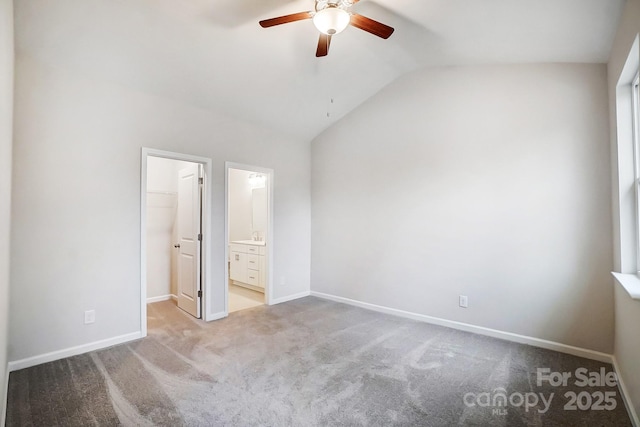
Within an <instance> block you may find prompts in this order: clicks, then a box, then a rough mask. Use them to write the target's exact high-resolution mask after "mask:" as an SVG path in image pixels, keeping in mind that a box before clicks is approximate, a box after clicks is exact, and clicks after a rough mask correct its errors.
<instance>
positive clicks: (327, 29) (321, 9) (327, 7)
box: [313, 0, 353, 36]
mask: <svg viewBox="0 0 640 427" xmlns="http://www.w3.org/2000/svg"><path fill="white" fill-rule="evenodd" d="M351 6H353V0H316V13H315V15H314V16H313V23H314V25H315V26H316V28H317V29H318V30H319V31H320V32H321V33H324V34H327V35H330V36H332V35H334V34H338V33H340V32H342V31H343V30H344V29H345V28H347V26H348V25H349V21H350V20H351V14H350V13H349V12H348V9H349V8H350V7H351Z"/></svg>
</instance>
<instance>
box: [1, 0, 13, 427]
mask: <svg viewBox="0 0 640 427" xmlns="http://www.w3.org/2000/svg"><path fill="white" fill-rule="evenodd" d="M12 128H13V2H12V1H11V0H0V381H1V382H0V425H4V418H5V413H6V402H7V396H6V390H7V389H6V387H7V381H8V378H9V377H8V372H7V345H8V340H7V336H8V321H9V259H10V255H9V246H10V230H11V229H10V218H11V216H10V214H11V147H12Z"/></svg>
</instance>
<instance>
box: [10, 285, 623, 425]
mask: <svg viewBox="0 0 640 427" xmlns="http://www.w3.org/2000/svg"><path fill="white" fill-rule="evenodd" d="M538 368H549V369H550V371H551V372H575V370H576V369H577V368H585V369H587V370H588V371H589V372H599V370H600V369H601V368H602V369H604V370H605V371H611V369H612V368H611V365H609V364H605V363H599V362H594V361H591V360H586V359H581V358H578V357H574V356H569V355H566V354H561V353H556V352H553V351H548V350H542V349H538V348H534V347H529V346H526V345H520V344H515V343H511V342H506V341H501V340H497V339H492V338H488V337H483V336H479V335H473V334H470V333H465V332H461V331H457V330H453V329H447V328H443V327H438V326H433V325H429V324H425V323H420V322H415V321H411V320H407V319H402V318H397V317H393V316H389V315H384V314H381V313H376V312H372V311H367V310H363V309H360V308H356V307H351V306H347V305H343V304H338V303H335V302H330V301H325V300H321V299H318V298H314V297H307V298H302V299H299V300H295V301H290V302H287V303H283V304H279V305H276V306H260V307H256V308H252V309H247V310H242V311H238V312H236V313H232V314H231V315H230V316H229V317H228V318H226V319H222V320H219V321H215V322H211V323H205V322H203V321H201V320H197V319H194V318H193V317H191V316H189V315H187V314H185V313H183V312H182V311H181V310H179V309H177V308H176V307H175V305H174V304H173V303H172V302H170V301H164V302H159V303H155V304H150V305H149V336H148V337H147V338H145V339H142V340H138V341H136V342H132V343H129V344H125V345H120V346H116V347H112V348H109V349H105V350H100V351H94V352H91V353H88V354H84V355H81V356H76V357H71V358H68V359H63V360H59V361H56V362H51V363H46V364H43V365H40V366H35V367H32V368H29V369H24V370H21V371H16V372H12V373H11V375H10V379H9V402H8V413H7V417H8V418H7V425H8V426H90V425H100V426H115V425H124V426H184V425H186V426H453V425H469V426H618V427H623V426H630V425H631V423H630V421H629V418H628V416H627V413H626V411H625V408H624V404H623V402H622V399H621V398H620V393H619V391H618V390H617V388H616V387H609V386H603V387H600V386H588V387H578V386H575V385H574V383H573V382H570V383H569V384H568V385H567V386H557V387H552V386H551V385H549V384H547V383H545V384H542V385H541V386H539V385H537V384H536V372H537V369H538ZM501 390H504V392H505V393H506V394H507V395H508V396H515V397H517V396H520V397H519V398H516V399H513V398H511V399H510V400H509V402H507V404H506V405H503V406H485V405H483V403H484V402H488V400H487V399H485V398H484V397H483V396H485V395H486V396H487V397H490V400H493V401H495V399H494V397H495V396H496V394H499V393H501ZM571 392H573V393H588V394H589V396H597V393H609V394H612V395H613V401H612V402H609V404H608V405H607V406H609V408H610V410H606V409H600V410H594V409H589V410H584V409H580V410H567V409H566V407H565V405H566V404H567V403H568V400H567V398H565V396H566V395H567V394H566V393H571ZM527 394H529V395H532V394H537V395H544V396H545V397H547V398H549V396H551V395H552V394H553V395H554V396H555V397H554V398H553V401H552V403H551V405H550V406H549V407H548V410H547V411H544V412H541V410H543V409H544V406H543V404H542V403H541V402H539V403H538V404H536V405H534V406H530V407H527V408H525V406H524V405H523V404H522V401H521V400H520V399H521V398H523V397H522V396H524V395H527ZM465 402H466V404H465ZM585 402H586V399H583V400H582V403H583V404H584V403H585ZM611 406H615V408H611Z"/></svg>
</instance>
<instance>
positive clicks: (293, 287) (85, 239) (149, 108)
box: [9, 55, 310, 361]
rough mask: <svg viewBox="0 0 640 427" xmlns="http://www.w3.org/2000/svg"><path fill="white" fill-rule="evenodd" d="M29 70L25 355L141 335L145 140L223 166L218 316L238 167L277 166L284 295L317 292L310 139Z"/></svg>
mask: <svg viewBox="0 0 640 427" xmlns="http://www.w3.org/2000/svg"><path fill="white" fill-rule="evenodd" d="M16 66H17V68H16V94H15V96H16V110H15V115H16V120H15V146H14V151H15V154H14V171H15V174H14V182H13V193H14V196H15V197H14V203H13V206H12V213H13V218H14V220H13V230H12V231H13V233H14V236H15V238H14V239H13V244H12V255H13V256H12V265H11V267H12V289H13V292H12V295H11V305H12V307H14V310H12V313H11V322H10V324H11V332H10V344H11V345H10V354H9V356H10V359H11V360H14V361H15V360H20V359H23V358H27V357H30V356H35V355H40V354H42V353H46V352H50V351H55V350H59V349H64V348H68V347H71V346H77V345H82V344H85V343H89V342H93V341H97V340H102V339H107V338H110V337H115V336H119V335H122V334H128V333H132V332H136V331H138V330H139V329H140V325H139V323H140V284H139V282H140V148H141V147H142V146H145V147H150V148H156V149H161V150H167V151H173V152H178V153H186V154H192V155H196V156H201V157H208V158H211V159H213V176H212V182H211V186H210V194H209V196H210V197H211V200H212V206H213V207H212V213H211V216H212V217H211V221H212V235H213V237H212V238H213V242H212V247H213V250H212V253H211V257H212V258H211V261H212V268H213V271H212V272H211V273H212V278H213V285H214V288H215V292H213V294H212V295H210V296H209V298H210V303H211V304H212V306H213V311H214V313H218V312H223V311H224V286H225V283H224V272H225V267H226V260H225V259H224V253H225V245H226V242H225V241H224V228H225V226H224V182H225V177H224V172H225V169H224V163H225V161H232V162H238V163H244V164H259V165H263V166H265V167H268V168H272V169H274V170H275V174H276V177H277V179H276V181H275V188H274V203H275V214H274V222H275V224H274V227H275V238H274V277H276V278H277V280H275V283H274V297H275V298H282V297H285V296H288V295H293V294H297V293H300V292H305V291H308V290H309V281H310V265H309V263H310V254H309V250H310V194H309V187H310V184H309V179H310V178H309V168H310V164H309V162H310V157H309V154H310V153H309V144H308V143H305V142H303V141H298V140H294V139H291V138H289V137H287V136H286V135H281V134H276V133H274V132H272V131H270V130H268V129H264V128H259V127H256V126H253V125H251V124H249V123H246V122H241V121H238V120H235V119H233V118H230V117H228V116H225V115H223V114H221V113H216V112H212V111H207V110H202V109H198V108H195V107H190V106H187V105H183V104H179V103H177V102H174V101H172V100H171V99H167V98H160V97H155V96H150V95H147V94H145V93H141V92H138V91H135V90H133V89H131V88H128V87H122V86H118V85H115V84H111V83H108V82H105V81H100V80H97V79H94V78H91V77H90V76H87V75H80V74H73V73H72V72H70V71H61V69H56V68H49V67H45V66H43V65H41V64H39V63H37V62H34V61H32V60H30V59H29V58H25V57H21V56H20V55H18V58H17V63H16ZM280 278H284V279H282V280H280ZM87 309H96V323H95V324H93V325H90V326H85V325H83V312H84V310H87Z"/></svg>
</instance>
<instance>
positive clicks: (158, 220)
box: [147, 157, 178, 298]
mask: <svg viewBox="0 0 640 427" xmlns="http://www.w3.org/2000/svg"><path fill="white" fill-rule="evenodd" d="M176 163H178V162H177V161H175V160H171V159H163V158H160V157H149V158H148V160H147V298H154V297H162V296H167V295H170V294H172V292H171V277H172V254H173V253H174V252H175V250H174V247H173V244H174V242H175V239H174V234H173V233H174V224H175V220H176V212H177V202H178V196H177V192H178V178H177V168H176ZM174 295H175V294H174Z"/></svg>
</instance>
